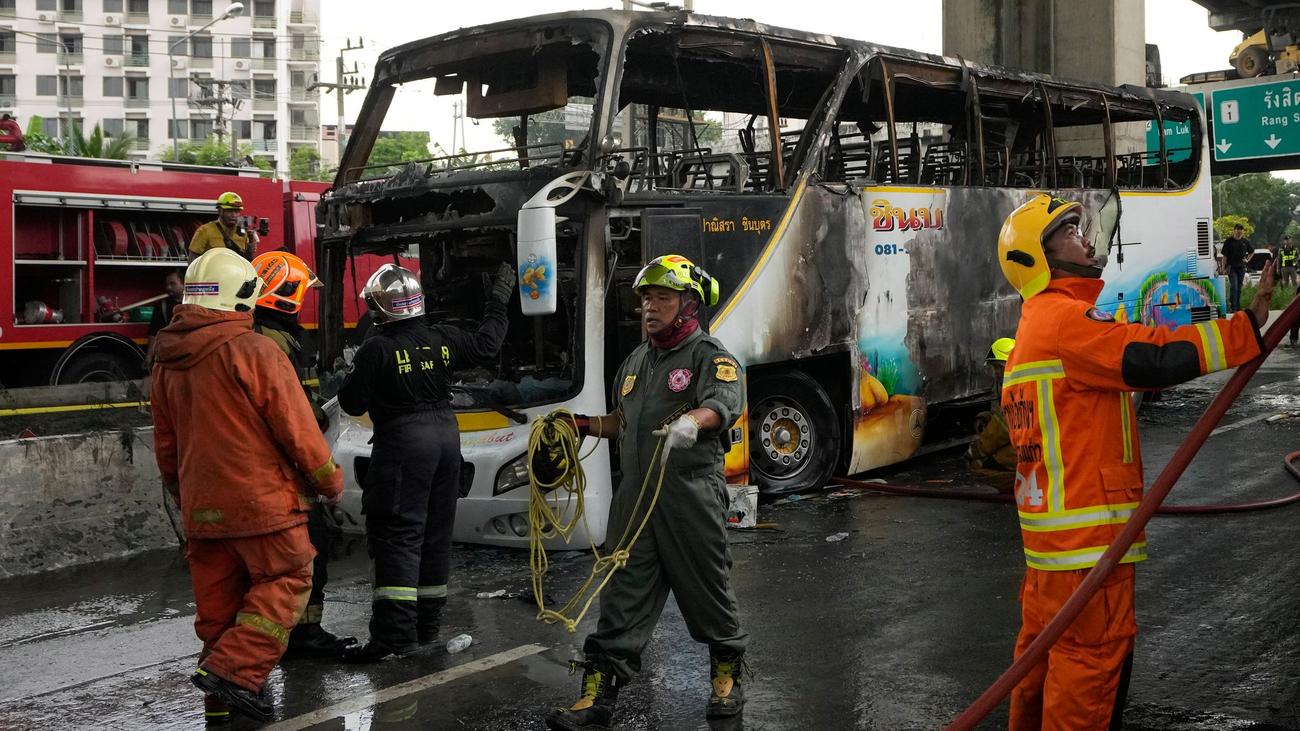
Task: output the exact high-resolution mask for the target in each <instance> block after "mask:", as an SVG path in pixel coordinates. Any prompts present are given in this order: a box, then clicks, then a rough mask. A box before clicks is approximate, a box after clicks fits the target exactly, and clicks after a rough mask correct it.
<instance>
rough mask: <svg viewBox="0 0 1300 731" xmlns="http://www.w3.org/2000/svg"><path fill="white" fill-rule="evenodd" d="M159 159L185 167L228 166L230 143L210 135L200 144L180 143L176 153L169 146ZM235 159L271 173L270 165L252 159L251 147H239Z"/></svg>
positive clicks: (259, 158) (257, 159)
mask: <svg viewBox="0 0 1300 731" xmlns="http://www.w3.org/2000/svg"><path fill="white" fill-rule="evenodd" d="M160 157H161V158H162V159H163V160H173V161H177V162H182V163H185V164H187V165H216V166H229V165H230V164H231V155H230V143H229V142H227V141H226V140H223V139H222V138H220V137H218V136H216V135H212V136H211V137H209V138H207V139H206V140H203V141H202V142H182V143H181V144H180V145H179V147H178V149H177V150H176V151H173V150H172V146H171V145H167V146H166V147H164V148H162V151H161V155H160ZM235 159H236V160H252V161H253V166H254V167H256V168H257V169H259V170H263V171H266V172H270V171H271V163H269V162H267V161H266V160H265V159H264V158H261V157H253V146H252V145H240V146H239V148H238V149H237V151H236V153H235Z"/></svg>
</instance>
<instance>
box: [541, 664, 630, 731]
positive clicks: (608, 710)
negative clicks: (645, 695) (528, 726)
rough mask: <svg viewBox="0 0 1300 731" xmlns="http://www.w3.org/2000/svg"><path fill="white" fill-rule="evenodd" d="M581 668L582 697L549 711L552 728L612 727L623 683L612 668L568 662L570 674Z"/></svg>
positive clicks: (596, 730) (587, 730) (598, 730)
mask: <svg viewBox="0 0 1300 731" xmlns="http://www.w3.org/2000/svg"><path fill="white" fill-rule="evenodd" d="M578 668H582V669H583V672H582V697H581V698H579V699H578V700H577V702H576V703H574V704H573V705H571V706H569V707H568V708H556V709H554V710H553V711H551V712H550V713H548V714H546V727H547V728H549V729H551V731H577V730H578V729H583V730H584V731H610V729H611V728H612V727H613V725H614V701H616V700H617V699H618V689H619V686H621V685H622V684H623V681H620V680H619V678H618V676H617V675H615V674H614V673H613V672H612V671H611V670H610V669H609V668H607V667H603V666H601V665H599V664H597V663H594V662H591V661H587V662H585V663H580V662H577V661H576V660H575V661H573V662H570V663H569V674H570V675H572V674H573V673H575V672H577V670H578Z"/></svg>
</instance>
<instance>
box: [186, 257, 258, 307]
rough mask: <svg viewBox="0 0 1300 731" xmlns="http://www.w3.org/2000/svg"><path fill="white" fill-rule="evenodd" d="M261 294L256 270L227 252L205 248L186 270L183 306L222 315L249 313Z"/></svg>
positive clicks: (240, 258) (242, 259)
mask: <svg viewBox="0 0 1300 731" xmlns="http://www.w3.org/2000/svg"><path fill="white" fill-rule="evenodd" d="M261 293H262V280H261V279H260V278H259V277H258V276H257V270H256V269H253V265H252V264H250V263H248V260H247V259H245V258H244V257H242V256H240V255H239V254H236V253H235V252H233V251H231V250H230V249H208V250H207V251H205V252H203V254H202V255H201V256H199V258H197V259H195V260H194V261H192V262H190V266H189V268H188V269H186V270H185V296H184V297H182V298H181V303H182V304H187V305H199V306H200V307H206V308H208V309H209V310H221V311H222V312H249V311H251V310H252V309H253V305H254V304H255V303H256V302H257V298H258V295H260V294H261Z"/></svg>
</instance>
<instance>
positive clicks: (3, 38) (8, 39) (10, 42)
mask: <svg viewBox="0 0 1300 731" xmlns="http://www.w3.org/2000/svg"><path fill="white" fill-rule="evenodd" d="M17 52H18V36H16V35H15V34H14V32H13V31H11V30H8V31H0V53H17Z"/></svg>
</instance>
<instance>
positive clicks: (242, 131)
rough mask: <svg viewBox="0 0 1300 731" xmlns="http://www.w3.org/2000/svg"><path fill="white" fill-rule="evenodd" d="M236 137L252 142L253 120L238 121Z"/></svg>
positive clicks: (236, 122) (236, 123) (236, 121)
mask: <svg viewBox="0 0 1300 731" xmlns="http://www.w3.org/2000/svg"><path fill="white" fill-rule="evenodd" d="M235 137H237V138H238V139H241V140H251V139H252V138H253V121H252V120H251V119H236V120H235Z"/></svg>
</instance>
